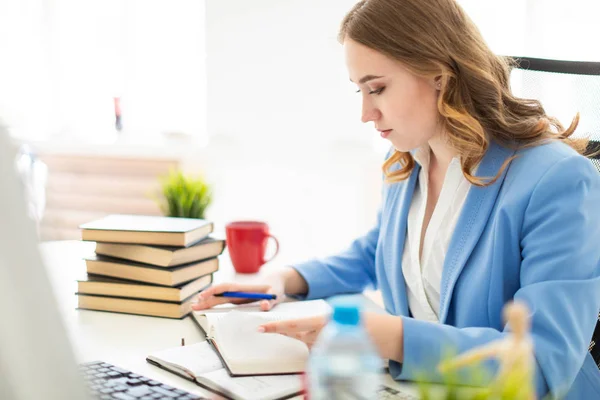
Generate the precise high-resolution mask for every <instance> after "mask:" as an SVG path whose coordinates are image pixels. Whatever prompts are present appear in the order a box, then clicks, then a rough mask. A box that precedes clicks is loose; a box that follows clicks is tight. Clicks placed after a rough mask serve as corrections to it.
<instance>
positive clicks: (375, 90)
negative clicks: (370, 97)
mask: <svg viewBox="0 0 600 400" xmlns="http://www.w3.org/2000/svg"><path fill="white" fill-rule="evenodd" d="M383 89H385V87H380V88H379V89H374V90H371V91H370V92H369V94H381V92H383Z"/></svg>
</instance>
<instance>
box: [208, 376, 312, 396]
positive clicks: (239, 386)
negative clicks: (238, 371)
mask: <svg viewBox="0 0 600 400" xmlns="http://www.w3.org/2000/svg"><path fill="white" fill-rule="evenodd" d="M198 381H199V382H201V383H204V384H206V385H207V386H214V384H216V385H218V386H219V388H221V389H224V391H225V392H229V393H228V394H233V395H234V396H235V397H236V398H242V399H245V400H265V399H276V398H279V397H283V396H287V395H290V394H294V393H298V392H300V391H301V390H302V381H301V378H300V375H266V376H243V377H236V378H232V377H231V376H229V374H228V373H227V371H226V370H225V369H219V370H216V371H212V372H208V373H205V374H202V375H200V376H198ZM211 382H212V384H211Z"/></svg>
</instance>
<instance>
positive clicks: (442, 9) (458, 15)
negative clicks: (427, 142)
mask: <svg viewBox="0 0 600 400" xmlns="http://www.w3.org/2000/svg"><path fill="white" fill-rule="evenodd" d="M347 38H350V39H352V40H354V41H356V42H358V43H361V44H363V45H365V46H367V47H369V48H371V49H374V50H376V51H379V52H380V53H382V54H384V55H386V56H388V57H390V58H392V59H395V60H398V61H400V62H401V63H402V64H403V65H404V66H405V67H406V68H408V69H409V70H410V71H411V72H412V73H414V74H415V75H417V76H421V77H426V78H434V77H438V76H439V77H441V90H440V93H439V97H438V101H437V109H438V111H439V114H440V119H441V123H442V127H443V129H444V131H445V132H446V133H447V142H448V144H449V145H450V146H451V147H452V148H453V149H455V150H456V151H457V152H458V155H459V157H460V159H461V168H462V172H463V174H464V175H465V177H466V179H467V180H468V181H469V182H471V183H472V184H473V185H477V186H487V185H491V184H492V183H494V182H495V181H496V179H498V177H499V176H500V175H501V174H502V172H503V171H504V169H505V168H506V167H507V166H508V164H509V163H510V161H512V159H513V158H510V159H508V160H507V161H506V162H505V163H504V164H503V165H502V167H501V168H500V170H499V171H498V173H497V175H496V176H495V177H486V178H479V177H475V176H474V175H473V172H474V171H473V170H474V168H475V166H476V165H477V164H479V162H480V161H481V160H482V158H483V156H484V155H485V153H486V151H487V149H488V147H489V145H490V141H496V142H498V143H500V144H502V145H504V146H507V147H509V148H515V149H519V148H524V147H530V146H535V145H538V144H542V143H545V142H547V141H548V140H550V139H555V140H559V141H562V142H565V143H567V144H568V145H570V146H571V147H573V148H574V149H575V150H577V151H578V152H579V153H581V154H583V153H584V152H585V150H586V148H587V144H588V140H587V139H582V138H572V137H571V135H572V134H573V132H574V131H575V128H576V127H577V124H578V122H579V114H577V115H576V116H575V118H574V119H573V121H572V122H571V125H570V126H569V127H568V128H567V129H565V128H564V127H563V126H562V125H561V123H560V122H559V121H558V120H557V119H556V118H553V117H550V116H548V115H547V114H546V112H545V110H544V107H542V105H541V103H540V102H539V101H537V100H532V99H522V98H518V97H515V96H514V95H513V94H512V93H511V90H510V83H509V77H510V71H511V68H512V67H513V66H514V61H513V60H510V59H507V58H505V57H501V56H497V55H495V54H494V53H493V52H492V51H491V50H490V49H489V47H488V46H487V44H486V43H485V41H484V40H483V37H482V36H481V33H480V32H479V30H478V28H477V27H476V26H475V24H474V23H473V22H472V21H471V19H470V18H469V17H468V16H467V14H466V13H465V12H464V10H463V9H462V8H461V7H460V6H459V5H458V4H457V3H456V2H455V1H454V0H363V1H359V2H358V3H357V4H356V5H355V6H354V7H353V8H352V9H351V10H350V12H348V14H346V16H345V17H344V19H343V21H342V24H341V28H340V31H339V35H338V40H339V41H340V42H341V43H343V42H344V40H345V39H347ZM395 163H399V164H400V168H399V169H397V170H395V171H393V172H390V171H389V170H390V167H392V166H393V165H394V164H395ZM414 165H415V161H414V159H413V157H412V155H411V154H410V153H408V152H399V151H397V150H395V151H394V152H393V153H392V155H391V156H390V157H389V158H388V159H387V160H386V161H385V163H384V164H383V171H384V174H385V176H386V181H387V182H390V183H393V182H398V181H402V180H404V179H406V178H407V177H409V176H410V174H411V172H412V170H413V168H414Z"/></svg>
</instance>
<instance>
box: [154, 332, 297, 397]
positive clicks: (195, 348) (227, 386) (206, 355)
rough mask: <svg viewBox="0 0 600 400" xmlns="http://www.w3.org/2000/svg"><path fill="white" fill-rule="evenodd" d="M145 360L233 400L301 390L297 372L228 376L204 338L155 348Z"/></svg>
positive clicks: (285, 395) (295, 393)
mask: <svg viewBox="0 0 600 400" xmlns="http://www.w3.org/2000/svg"><path fill="white" fill-rule="evenodd" d="M146 360H147V361H148V362H149V363H151V364H153V365H156V366H158V367H160V368H163V369H165V370H167V371H170V372H173V373H175V374H177V375H179V376H182V377H184V378H186V379H189V380H191V381H194V382H195V383H196V384H198V385H199V386H202V387H204V388H206V389H209V390H211V391H213V392H216V393H218V394H221V395H223V396H226V397H228V398H231V399H234V400H238V399H244V400H270V399H284V398H288V397H292V396H295V395H297V394H299V393H301V391H302V381H301V377H300V375H272V376H244V377H231V376H230V375H229V373H228V372H227V371H226V370H225V368H223V364H222V363H221V360H220V358H219V357H218V356H217V354H216V353H215V351H214V350H213V348H212V346H210V345H209V344H208V342H201V343H196V344H193V345H191V346H179V347H174V348H171V349H167V350H163V351H159V352H156V353H153V354H151V355H149V356H148V357H147V358H146Z"/></svg>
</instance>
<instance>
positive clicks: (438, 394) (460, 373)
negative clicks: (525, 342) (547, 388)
mask: <svg viewBox="0 0 600 400" xmlns="http://www.w3.org/2000/svg"><path fill="white" fill-rule="evenodd" d="M455 354H456V353H455V352H445V354H444V356H443V357H442V358H443V359H444V360H450V359H452V358H453V357H454V355H455ZM415 375H416V377H417V378H416V384H417V388H418V391H419V398H420V399H422V400H530V399H526V398H525V397H524V396H523V393H524V391H523V385H524V384H527V383H524V381H523V376H521V375H520V374H519V373H514V374H511V375H510V376H509V378H508V379H507V380H506V381H505V382H504V385H503V386H502V387H501V388H498V387H496V386H494V380H493V375H492V374H491V373H490V371H489V370H488V369H487V368H486V366H485V365H484V363H483V362H478V363H475V364H473V365H469V366H465V367H462V368H460V369H458V370H450V371H447V372H443V373H441V377H442V379H441V382H438V383H431V381H432V380H431V379H430V377H431V374H430V373H427V372H426V371H420V372H417V373H416V374H415ZM460 382H469V386H465V385H464V383H463V384H461V383H460ZM530 384H531V385H533V384H534V382H530ZM525 393H527V391H525ZM550 398H551V396H550V395H547V396H545V397H544V398H543V400H549V399H550Z"/></svg>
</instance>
